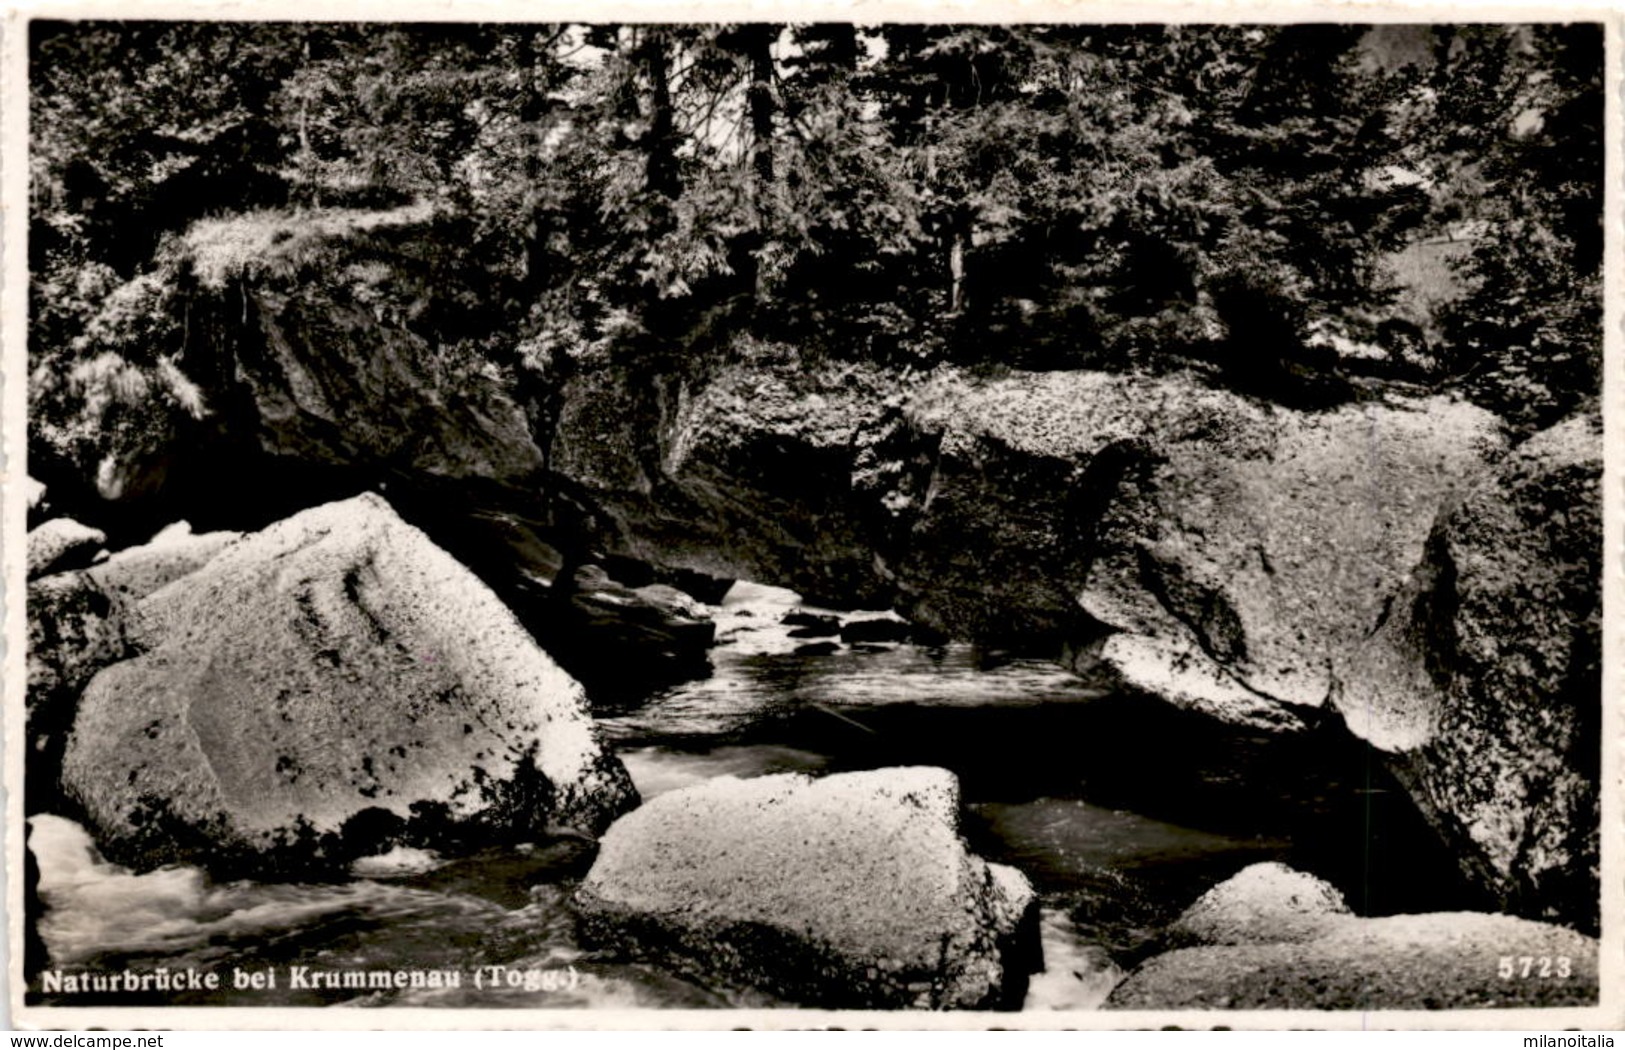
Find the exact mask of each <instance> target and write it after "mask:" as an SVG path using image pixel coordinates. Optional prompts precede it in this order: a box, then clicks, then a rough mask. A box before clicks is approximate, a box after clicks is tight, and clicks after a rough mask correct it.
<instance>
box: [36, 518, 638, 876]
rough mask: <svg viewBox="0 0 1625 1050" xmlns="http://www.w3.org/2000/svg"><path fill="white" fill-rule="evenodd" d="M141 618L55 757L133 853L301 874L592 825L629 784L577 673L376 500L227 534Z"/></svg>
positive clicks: (116, 843) (628, 797)
mask: <svg viewBox="0 0 1625 1050" xmlns="http://www.w3.org/2000/svg"><path fill="white" fill-rule="evenodd" d="M131 625H132V626H131V634H132V637H133V641H134V647H135V648H136V649H137V651H138V655H135V656H133V657H132V658H130V659H126V660H123V661H121V662H118V663H115V664H113V665H112V666H110V667H108V668H106V669H105V670H103V671H101V672H100V673H99V674H98V675H97V676H96V677H95V678H94V679H92V680H91V682H90V684H89V685H88V687H87V688H86V689H85V691H84V694H83V696H82V697H81V698H80V701H79V705H78V711H77V714H76V717H75V720H74V725H73V732H72V735H71V737H70V738H69V741H68V744H67V747H66V754H65V756H64V768H63V784H64V787H65V788H66V790H67V792H68V794H69V795H70V796H71V797H72V798H74V799H75V800H76V801H77V803H78V804H79V805H80V806H81V807H82V808H83V810H84V812H85V813H86V815H87V816H88V817H89V819H90V821H91V823H92V825H93V827H94V829H95V831H96V833H97V836H98V842H99V843H100V844H101V845H102V848H103V849H104V851H105V852H106V853H107V854H108V855H109V856H110V857H112V858H115V859H117V860H119V861H120V862H123V863H129V864H132V865H135V866H152V865H156V864H160V863H165V862H169V861H174V860H180V859H189V860H194V861H196V862H198V863H201V864H204V865H205V866H208V867H211V868H216V869H226V870H230V869H232V868H234V867H241V868H245V869H250V870H259V869H266V868H269V869H277V868H279V867H286V868H289V869H291V870H298V869H299V868H300V867H301V866H304V865H315V866H320V865H323V864H329V865H330V864H336V863H341V862H343V861H346V860H348V859H349V857H350V856H351V855H354V854H357V853H366V852H376V851H377V849H379V848H381V847H382V846H384V845H386V844H387V843H388V842H390V841H397V840H398V841H411V840H412V839H413V837H414V836H415V835H420V834H421V835H431V834H432V835H435V836H438V837H439V840H440V841H439V843H438V844H439V845H442V846H443V845H445V844H446V843H448V842H450V843H453V844H455V843H456V842H457V841H459V840H460V838H461V837H462V836H466V835H475V836H477V837H479V836H490V837H494V838H501V837H503V836H521V837H528V836H534V835H537V834H541V833H542V832H543V831H544V830H545V828H546V826H548V825H574V826H577V827H581V828H584V829H587V830H589V831H590V830H595V829H598V828H601V827H603V826H604V825H605V824H607V823H608V822H609V820H611V819H612V818H613V817H614V816H615V815H616V814H617V813H619V812H621V811H622V810H624V809H625V808H626V807H627V806H628V805H630V804H631V803H632V802H633V801H634V799H635V793H634V792H633V791H632V788H631V786H630V782H629V781H628V780H627V778H626V775H625V771H624V770H623V769H622V768H621V766H620V764H619V763H618V762H616V761H615V759H614V758H613V757H612V756H611V755H609V754H608V753H606V752H605V751H604V750H603V749H602V747H601V746H600V745H599V742H598V739H597V736H596V732H595V730H594V728H593V725H592V722H591V719H590V717H589V716H588V714H587V711H586V708H585V704H584V699H583V696H582V693H581V689H580V686H579V685H577V684H576V683H575V682H574V681H573V680H571V679H570V678H569V676H568V675H566V674H565V673H564V672H563V671H562V670H560V669H559V668H558V666H557V665H556V664H555V663H554V662H553V661H552V660H550V659H549V658H548V657H547V656H546V655H545V654H544V653H542V651H541V650H540V649H538V648H537V647H536V645H535V643H534V642H533V641H532V640H531V638H530V637H529V635H528V634H527V633H526V632H525V631H524V629H523V628H522V627H520V626H519V624H518V622H517V621H516V620H515V619H514V617H513V615H512V613H510V612H509V611H508V610H507V609H506V608H504V607H503V606H502V605H501V603H500V602H498V601H497V599H496V598H495V596H494V595H492V594H491V593H490V592H489V591H488V590H486V589H485V587H484V586H483V585H482V584H480V583H479V582H478V580H477V579H475V578H474V577H473V575H472V574H471V573H469V572H468V571H467V570H466V569H464V568H463V567H462V566H461V565H459V564H457V563H456V562H455V561H454V560H452V558H451V557H450V556H449V555H447V554H445V553H444V552H443V551H441V550H439V549H438V548H436V547H435V546H434V545H433V544H432V543H430V542H429V541H428V539H427V538H426V537H424V536H423V534H422V533H420V532H418V531H417V530H416V529H414V528H412V527H411V526H408V525H406V524H405V523H404V522H402V521H400V519H399V518H398V517H396V516H395V514H394V513H393V511H392V510H391V509H390V508H389V506H388V505H387V504H386V503H385V502H384V501H383V500H381V499H379V498H378V497H376V496H364V497H359V498H357V499H354V500H349V501H345V502H343V503H338V504H329V505H326V506H323V507H318V508H315V509H313V510H310V511H305V512H303V513H301V514H298V515H296V516H294V517H293V518H289V519H287V520H285V521H283V522H280V523H278V524H277V525H275V526H273V527H271V528H269V529H267V530H265V531H264V532H261V533H259V534H257V535H254V536H251V537H248V538H245V539H243V540H242V541H239V542H237V543H234V544H232V545H230V546H229V547H227V548H226V549H225V550H224V551H222V552H220V553H219V554H217V555H216V556H215V557H214V558H213V559H211V560H210V561H209V562H208V563H207V564H206V565H204V566H203V567H202V568H200V569H198V570H196V571H195V572H192V573H191V574H189V575H187V576H184V577H182V578H181V579H180V580H177V581H176V582H175V583H173V584H171V585H170V586H168V587H164V588H160V589H159V590H158V591H155V592H154V593H152V594H150V595H148V596H147V597H146V598H144V599H143V600H142V601H140V602H139V603H138V604H137V606H136V608H135V610H134V616H133V617H132V619H131ZM381 682H388V683H389V688H388V689H384V690H380V689H379V687H378V683H381Z"/></svg>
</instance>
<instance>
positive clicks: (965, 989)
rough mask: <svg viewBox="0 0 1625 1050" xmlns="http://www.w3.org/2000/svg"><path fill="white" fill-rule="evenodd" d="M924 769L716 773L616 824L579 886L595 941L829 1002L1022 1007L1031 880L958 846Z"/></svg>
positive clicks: (930, 771)
mask: <svg viewBox="0 0 1625 1050" xmlns="http://www.w3.org/2000/svg"><path fill="white" fill-rule="evenodd" d="M958 817H959V790H958V782H957V781H956V780H955V779H954V777H953V775H952V774H951V773H948V772H947V771H946V770H941V769H934V768H928V767H917V768H898V769H880V770H874V771H870V772H863V773H846V774H838V775H834V776H828V777H824V778H822V779H817V780H814V779H810V778H808V777H805V776H801V775H798V774H782V775H777V776H766V777H760V778H757V779H754V780H738V779H735V778H733V777H722V778H718V779H716V780H712V781H708V782H706V783H704V784H701V785H698V786H696V787H692V788H686V789H683V790H679V791H673V792H670V793H668V794H665V795H661V796H660V797H659V798H657V799H655V800H654V801H652V802H650V803H649V804H648V805H646V806H644V807H643V808H641V809H639V810H637V811H635V812H634V813H632V814H630V815H628V816H626V817H623V818H622V819H621V820H619V821H617V822H616V823H615V825H614V826H613V827H611V828H610V830H609V832H608V833H607V834H606V835H605V836H604V839H603V842H602V846H601V849H600V852H599V855H598V859H597V861H596V863H594V865H593V867H592V870H591V871H590V872H589V873H588V875H587V878H586V880H585V881H584V882H583V883H582V885H581V888H580V890H579V892H578V893H577V896H576V899H575V903H576V906H577V909H578V915H579V922H580V927H581V933H582V936H583V937H584V939H586V940H587V941H588V942H589V943H593V944H598V945H603V946H607V947H610V948H613V949H615V950H617V951H620V952H622V953H625V954H628V955H630V956H633V957H636V958H643V959H650V960H659V961H661V962H663V963H665V964H667V965H670V966H673V967H675V968H677V969H680V970H683V971H686V972H690V973H694V974H696V975H704V976H708V977H712V978H720V979H722V980H725V981H729V982H734V983H743V984H749V985H754V986H756V987H759V988H762V989H766V990H768V991H771V992H773V993H775V994H778V995H781V996H784V997H786V998H789V999H793V1000H795V1001H798V1002H802V1003H805V1004H807V1005H815V1006H825V1007H834V1008H865V1007H869V1008H895V1007H907V1006H913V1007H935V1008H946V1007H964V1008H982V1009H988V1008H994V1007H999V1006H1018V1005H1019V1004H1020V1002H1021V996H1022V994H1023V993H1024V991H1025V988H1026V981H1027V978H1026V975H1027V973H1029V972H1030V971H1032V970H1034V969H1036V968H1037V966H1036V965H1035V964H1036V962H1037V960H1036V958H1035V956H1034V953H1035V952H1036V950H1037V949H1036V934H1037V930H1036V925H1035V912H1034V910H1033V908H1032V906H1033V903H1034V897H1033V891H1032V888H1031V887H1030V886H1029V885H1028V883H1027V880H1026V878H1025V877H1024V876H1022V875H1021V874H1020V873H1019V872H1017V871H1015V870H1014V869H1011V868H1006V867H1003V866H1001V865H997V864H987V863H985V862H984V861H982V860H981V859H979V858H977V857H975V856H972V855H971V854H969V853H967V852H966V849H965V844H964V841H963V840H962V839H960V837H959V834H958V830H957V827H958Z"/></svg>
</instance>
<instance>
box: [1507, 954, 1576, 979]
mask: <svg viewBox="0 0 1625 1050" xmlns="http://www.w3.org/2000/svg"><path fill="white" fill-rule="evenodd" d="M1496 972H1497V973H1499V974H1500V975H1501V979H1502V980H1504V981H1510V980H1512V979H1513V978H1521V977H1541V978H1553V977H1555V978H1559V979H1561V978H1564V977H1568V976H1570V975H1571V974H1573V973H1574V965H1573V963H1571V962H1570V961H1569V957H1568V956H1567V955H1503V956H1501V961H1500V962H1499V963H1498V964H1497V966H1496Z"/></svg>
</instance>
